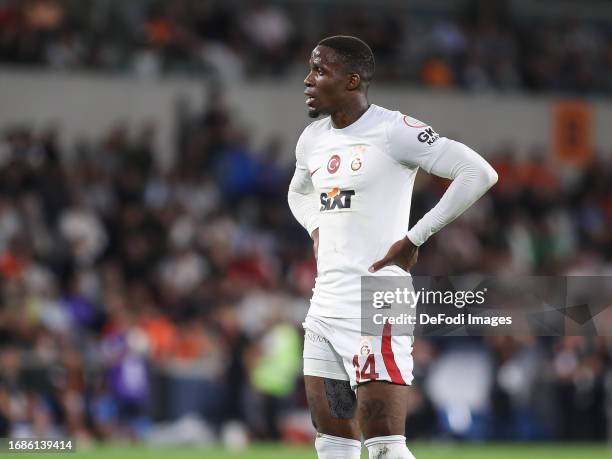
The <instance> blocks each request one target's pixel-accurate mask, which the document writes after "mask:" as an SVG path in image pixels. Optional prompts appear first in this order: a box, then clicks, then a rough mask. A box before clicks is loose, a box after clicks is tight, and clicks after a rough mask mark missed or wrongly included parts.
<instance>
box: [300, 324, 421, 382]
mask: <svg viewBox="0 0 612 459" xmlns="http://www.w3.org/2000/svg"><path fill="white" fill-rule="evenodd" d="M303 326H304V332H305V333H304V375H305V376H320V377H322V378H330V379H339V380H342V381H350V383H351V387H352V388H353V389H355V388H356V387H357V386H358V385H359V384H361V383H364V382H368V381H388V382H390V383H393V384H401V385H410V384H411V383H412V379H413V376H412V369H413V366H414V363H413V360H412V344H413V342H414V338H413V337H412V336H393V335H392V325H390V324H386V325H385V326H384V330H383V336H361V319H338V318H330V317H318V316H311V315H308V316H306V320H305V321H304V323H303Z"/></svg>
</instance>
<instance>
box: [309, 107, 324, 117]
mask: <svg viewBox="0 0 612 459" xmlns="http://www.w3.org/2000/svg"><path fill="white" fill-rule="evenodd" d="M320 115H321V114H320V113H319V110H317V109H315V108H309V109H308V117H309V118H318V117H319V116H320Z"/></svg>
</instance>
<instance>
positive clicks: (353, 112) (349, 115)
mask: <svg viewBox="0 0 612 459" xmlns="http://www.w3.org/2000/svg"><path fill="white" fill-rule="evenodd" d="M368 108H370V103H369V102H368V100H367V99H366V98H359V99H355V100H352V101H351V102H349V103H347V104H345V105H344V106H343V107H342V109H341V110H338V111H337V112H334V113H332V115H331V120H332V124H333V125H334V128H336V129H344V128H345V127H347V126H349V125H351V124H353V123H354V122H355V121H357V120H358V119H359V118H360V117H361V115H363V114H364V113H365V112H366V111H367V110H368Z"/></svg>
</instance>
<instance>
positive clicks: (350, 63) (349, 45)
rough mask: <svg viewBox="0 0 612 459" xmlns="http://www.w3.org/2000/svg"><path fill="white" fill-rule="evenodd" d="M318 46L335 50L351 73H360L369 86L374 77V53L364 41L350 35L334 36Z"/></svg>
mask: <svg viewBox="0 0 612 459" xmlns="http://www.w3.org/2000/svg"><path fill="white" fill-rule="evenodd" d="M317 45H318V46H327V47H328V48H331V49H333V50H334V51H335V52H336V54H337V55H338V56H339V57H340V58H341V59H342V61H343V62H344V64H345V65H346V66H347V67H348V69H349V71H351V72H355V73H358V74H359V76H360V77H361V79H362V80H363V81H364V82H365V83H366V84H367V83H369V82H370V81H371V80H372V77H373V76H374V68H375V63H374V53H372V50H371V49H370V47H369V46H368V45H367V43H366V42H365V41H363V40H360V39H359V38H357V37H351V36H349V35H334V36H333V37H327V38H324V39H323V40H321V41H320V42H319V43H318V44H317Z"/></svg>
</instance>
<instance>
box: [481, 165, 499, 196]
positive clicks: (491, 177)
mask: <svg viewBox="0 0 612 459" xmlns="http://www.w3.org/2000/svg"><path fill="white" fill-rule="evenodd" d="M483 175H484V177H485V179H484V180H485V183H486V184H487V190H488V189H489V188H491V187H492V186H493V185H495V184H496V183H497V180H498V179H499V176H498V175H497V171H496V170H495V169H493V168H492V167H491V166H490V165H487V167H486V169H485V171H484V174H483Z"/></svg>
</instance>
